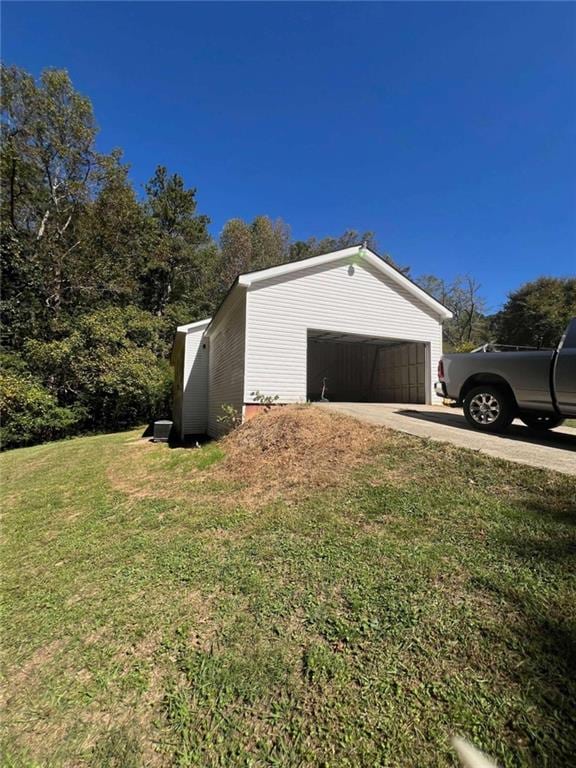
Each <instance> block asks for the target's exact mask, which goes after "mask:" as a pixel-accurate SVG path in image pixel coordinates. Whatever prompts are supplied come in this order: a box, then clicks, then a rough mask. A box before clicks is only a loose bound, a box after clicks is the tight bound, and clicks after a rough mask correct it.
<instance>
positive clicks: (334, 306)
mask: <svg viewBox="0 0 576 768" xmlns="http://www.w3.org/2000/svg"><path fill="white" fill-rule="evenodd" d="M246 317H247V319H246V328H247V330H246V349H247V357H246V365H245V382H244V393H245V402H250V401H251V398H250V395H249V393H250V392H252V391H255V390H259V391H260V392H261V393H262V394H264V395H272V396H274V395H276V394H277V395H278V396H279V401H280V402H285V403H288V402H298V401H303V400H305V399H306V372H307V360H306V358H307V341H308V339H307V330H308V329H313V328H321V329H323V330H326V331H335V332H338V331H340V332H346V333H354V334H359V335H365V336H380V337H386V338H388V339H398V340H409V341H422V342H426V343H428V344H429V345H430V354H429V360H428V366H427V371H426V384H425V388H426V400H427V401H428V402H430V401H432V398H433V396H434V395H433V381H434V376H433V371H435V370H436V366H437V364H438V360H439V358H440V357H441V355H442V323H441V321H440V320H439V318H438V317H437V315H436V314H435V313H434V312H433V310H431V309H429V308H428V307H427V306H426V305H425V304H423V303H422V302H420V301H419V300H418V299H416V298H415V297H414V296H412V295H411V294H410V293H409V292H408V291H407V290H406V289H405V288H403V287H402V286H400V285H398V283H396V281H394V280H393V279H392V278H389V277H388V276H386V275H383V274H382V273H381V272H379V271H378V270H377V269H375V268H374V267H372V266H371V265H369V264H367V263H360V264H355V265H353V264H351V262H350V259H344V260H342V261H341V262H335V263H333V264H330V265H327V266H321V267H315V268H310V269H306V270H302V271H301V272H299V273H297V274H296V275H292V276H290V277H289V278H287V277H284V278H282V277H280V278H275V279H271V280H267V281H263V282H260V283H257V284H255V285H254V286H253V287H252V288H250V289H249V291H248V294H247V312H246Z"/></svg>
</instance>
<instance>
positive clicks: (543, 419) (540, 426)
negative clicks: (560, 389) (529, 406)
mask: <svg viewBox="0 0 576 768" xmlns="http://www.w3.org/2000/svg"><path fill="white" fill-rule="evenodd" d="M520 418H521V419H522V421H523V422H524V424H526V426H527V427H528V428H529V429H533V430H534V431H535V432H546V430H548V429H554V427H559V426H560V424H563V423H564V419H563V418H562V417H561V416H555V415H553V414H551V415H547V414H542V415H540V416H538V415H537V414H534V415H528V414H520Z"/></svg>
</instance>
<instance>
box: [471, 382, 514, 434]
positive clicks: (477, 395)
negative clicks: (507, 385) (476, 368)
mask: <svg viewBox="0 0 576 768" xmlns="http://www.w3.org/2000/svg"><path fill="white" fill-rule="evenodd" d="M464 416H465V417H466V421H467V422H468V424H470V426H471V427H474V429H478V430H480V431H481V432H503V431H504V430H505V429H507V428H508V427H509V426H510V424H511V423H512V420H513V419H514V403H513V401H512V398H511V397H510V395H509V394H508V393H507V392H506V391H505V390H504V389H500V388H499V387H495V386H493V385H491V384H483V385H481V386H479V387H474V389H471V390H470V392H468V393H467V395H466V397H465V398H464Z"/></svg>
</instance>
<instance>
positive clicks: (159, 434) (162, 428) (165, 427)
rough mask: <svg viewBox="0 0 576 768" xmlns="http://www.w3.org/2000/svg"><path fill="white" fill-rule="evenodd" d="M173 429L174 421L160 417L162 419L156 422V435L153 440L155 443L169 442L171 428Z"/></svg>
mask: <svg viewBox="0 0 576 768" xmlns="http://www.w3.org/2000/svg"><path fill="white" fill-rule="evenodd" d="M171 429H172V422H171V421H168V420H167V419H160V421H155V422H154V436H153V437H152V442H154V443H167V442H168V440H169V438H170V430H171Z"/></svg>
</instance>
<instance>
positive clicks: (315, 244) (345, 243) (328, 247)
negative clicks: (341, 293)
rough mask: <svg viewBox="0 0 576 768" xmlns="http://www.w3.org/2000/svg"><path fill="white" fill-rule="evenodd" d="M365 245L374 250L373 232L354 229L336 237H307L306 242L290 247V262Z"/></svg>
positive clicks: (301, 241) (297, 242)
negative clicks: (361, 231)
mask: <svg viewBox="0 0 576 768" xmlns="http://www.w3.org/2000/svg"><path fill="white" fill-rule="evenodd" d="M361 243H366V246H367V247H368V248H372V249H374V250H376V240H375V238H374V233H373V232H363V233H360V232H357V231H356V230H355V229H347V230H346V231H345V232H343V233H342V234H341V235H339V236H338V237H331V236H328V237H323V238H321V239H318V238H317V237H309V238H308V240H297V241H296V242H294V243H292V244H291V246H290V261H299V260H300V259H308V258H310V256H319V255H320V254H322V253H330V252H331V251H339V250H342V249H343V248H350V247H351V246H353V245H359V244H361Z"/></svg>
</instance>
